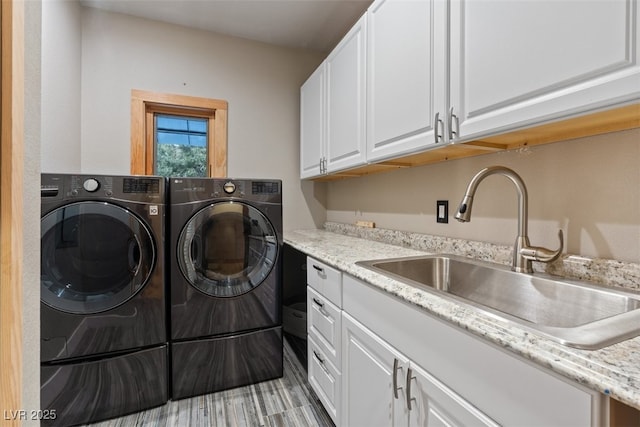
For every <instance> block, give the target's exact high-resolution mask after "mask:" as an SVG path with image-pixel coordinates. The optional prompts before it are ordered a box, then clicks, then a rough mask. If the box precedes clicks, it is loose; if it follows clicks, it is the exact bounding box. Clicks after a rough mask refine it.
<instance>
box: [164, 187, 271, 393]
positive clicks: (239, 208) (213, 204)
mask: <svg viewBox="0 0 640 427" xmlns="http://www.w3.org/2000/svg"><path fill="white" fill-rule="evenodd" d="M281 187H282V183H281V181H279V180H257V179H253V180H248V179H216V178H170V179H169V217H170V220H169V223H170V228H169V233H170V242H171V243H170V245H169V247H170V254H169V258H170V263H169V265H170V270H171V271H170V275H169V277H170V279H169V280H170V287H169V289H170V294H171V297H170V299H171V304H170V305H171V310H170V316H171V321H170V325H171V326H170V329H171V340H170V341H171V344H170V346H171V396H172V398H173V399H181V398H185V397H190V396H196V395H200V394H205V393H211V392H214V391H219V390H225V389H229V388H234V387H239V386H243V385H248V384H254V383H257V382H261V381H265V380H269V379H273V378H279V377H281V376H282V312H281V293H282V284H281V281H282V271H281V270H282V269H281V264H282V261H281V252H282V192H281Z"/></svg>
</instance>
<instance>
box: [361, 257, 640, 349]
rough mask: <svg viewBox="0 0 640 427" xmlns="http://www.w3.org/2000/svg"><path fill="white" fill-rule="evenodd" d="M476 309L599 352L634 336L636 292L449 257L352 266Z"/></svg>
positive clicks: (639, 331) (638, 308)
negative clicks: (514, 270) (519, 271)
mask: <svg viewBox="0 0 640 427" xmlns="http://www.w3.org/2000/svg"><path fill="white" fill-rule="evenodd" d="M356 264H358V265H360V266H362V267H365V268H368V269H370V270H373V271H375V272H377V273H380V274H383V275H385V276H388V277H391V278H393V279H396V280H398V281H400V282H403V283H405V284H408V285H410V286H414V287H417V288H420V289H423V290H425V291H427V292H433V293H436V294H438V295H442V296H443V297H445V298H450V299H453V300H455V301H457V302H459V303H463V304H469V305H472V306H474V307H476V308H480V309H482V310H483V311H485V312H488V313H490V314H492V315H494V316H498V317H501V318H502V319H505V320H507V321H511V322H515V323H517V324H518V325H520V326H523V327H524V328H528V329H532V330H534V331H537V332H538V333H541V334H543V335H544V336H546V337H547V338H550V339H552V340H554V341H557V342H559V343H561V344H563V345H567V346H570V347H576V348H583V349H590V350H593V349H599V348H602V347H606V346H608V345H611V344H615V343H617V342H620V341H623V340H626V339H629V338H632V337H635V336H638V335H640V293H637V292H633V291H628V292H627V291H619V290H616V289H610V288H604V287H599V286H594V285H590V284H587V283H583V282H577V281H569V280H558V279H556V278H553V277H551V276H548V275H544V274H537V273H536V274H534V275H531V274H523V273H516V272H513V271H511V270H509V268H508V267H503V266H501V265H498V264H492V263H488V262H482V261H475V260H472V259H469V258H464V257H459V256H455V255H433V256H421V257H408V258H395V259H384V260H371V261H360V262H358V263H356Z"/></svg>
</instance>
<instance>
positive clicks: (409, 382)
mask: <svg viewBox="0 0 640 427" xmlns="http://www.w3.org/2000/svg"><path fill="white" fill-rule="evenodd" d="M414 378H415V377H414V376H413V370H412V369H411V368H409V369H407V408H408V409H409V410H411V400H413V399H412V398H411V380H412V379H414Z"/></svg>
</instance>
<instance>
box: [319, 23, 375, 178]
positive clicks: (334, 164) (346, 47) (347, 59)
mask: <svg viewBox="0 0 640 427" xmlns="http://www.w3.org/2000/svg"><path fill="white" fill-rule="evenodd" d="M366 22H367V20H366V15H363V16H362V17H361V18H360V20H359V21H358V22H357V23H356V25H355V26H354V27H353V28H352V29H351V30H350V31H349V33H347V35H346V36H345V37H344V38H343V39H342V41H341V42H340V43H339V44H338V46H336V48H335V49H334V50H333V51H332V52H331V53H330V54H329V56H328V57H327V60H326V67H327V145H326V147H327V150H326V168H327V172H332V171H336V170H341V169H346V168H349V167H353V166H358V165H362V164H364V163H365V161H366V140H365V135H366V134H365V131H366V128H365V108H366V101H365V100H366V93H365V83H366V73H365V65H366V64H365V59H366Z"/></svg>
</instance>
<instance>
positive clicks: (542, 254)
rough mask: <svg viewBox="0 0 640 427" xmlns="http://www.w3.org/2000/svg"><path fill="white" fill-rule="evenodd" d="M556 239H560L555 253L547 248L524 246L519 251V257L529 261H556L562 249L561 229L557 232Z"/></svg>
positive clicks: (562, 237) (562, 236)
mask: <svg viewBox="0 0 640 427" xmlns="http://www.w3.org/2000/svg"><path fill="white" fill-rule="evenodd" d="M558 239H560V248H558V249H557V250H555V251H552V250H550V249H547V248H541V247H539V246H525V247H524V248H522V249H520V255H521V256H523V257H524V258H526V259H528V260H531V261H540V262H552V261H555V260H557V259H558V257H560V254H561V253H562V248H563V247H564V235H563V234H562V229H560V230H558Z"/></svg>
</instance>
